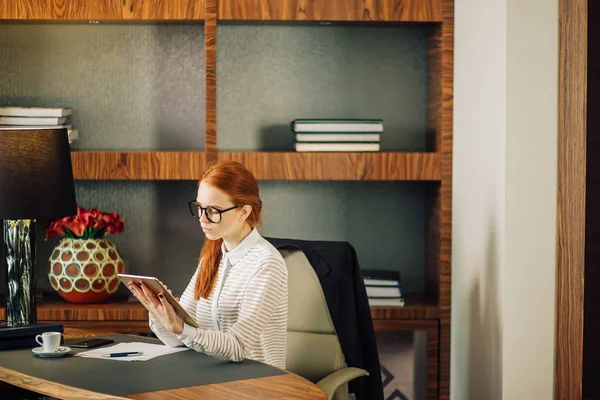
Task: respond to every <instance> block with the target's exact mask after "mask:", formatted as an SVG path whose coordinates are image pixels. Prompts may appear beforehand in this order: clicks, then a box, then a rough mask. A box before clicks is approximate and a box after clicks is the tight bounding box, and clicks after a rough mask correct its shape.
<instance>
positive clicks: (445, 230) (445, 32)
mask: <svg viewBox="0 0 600 400" xmlns="http://www.w3.org/2000/svg"><path fill="white" fill-rule="evenodd" d="M453 71H454V0H444V10H443V22H442V122H441V127H442V129H441V136H440V137H441V139H440V140H441V143H440V145H439V147H438V148H439V154H440V157H441V160H440V161H441V173H442V182H441V184H440V208H439V212H440V227H439V229H440V231H439V232H440V265H439V268H440V269H439V271H440V274H439V283H440V289H439V302H440V339H439V340H440V386H439V390H440V395H439V398H440V399H442V400H446V399H449V398H450V312H451V300H450V287H451V282H452V276H451V273H452V268H451V258H452V254H451V249H452V121H453V119H452V115H453V107H454V75H453Z"/></svg>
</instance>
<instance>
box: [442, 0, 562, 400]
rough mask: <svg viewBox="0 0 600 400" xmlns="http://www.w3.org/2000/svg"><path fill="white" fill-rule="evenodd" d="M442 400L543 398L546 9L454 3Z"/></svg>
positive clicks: (549, 252) (550, 277)
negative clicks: (448, 292)
mask: <svg viewBox="0 0 600 400" xmlns="http://www.w3.org/2000/svg"><path fill="white" fill-rule="evenodd" d="M454 57H455V72H454V78H455V81H454V85H455V89H454V92H455V104H454V171H453V172H454V182H453V185H454V186H453V196H454V197H453V246H452V253H453V259H452V268H453V273H452V277H453V280H452V310H453V311H452V338H451V340H452V349H451V398H452V399H458V400H470V399H472V400H479V399H491V400H493V399H511V400H513V399H515V400H519V399H528V400H530V399H533V400H537V399H540V400H546V399H552V394H553V386H554V377H553V367H554V314H555V304H554V297H555V249H556V245H555V232H556V141H557V101H558V100H557V68H558V0H527V1H526V0H456V11H455V55H454Z"/></svg>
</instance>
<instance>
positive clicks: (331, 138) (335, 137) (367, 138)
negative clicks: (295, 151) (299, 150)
mask: <svg viewBox="0 0 600 400" xmlns="http://www.w3.org/2000/svg"><path fill="white" fill-rule="evenodd" d="M379 140H380V135H379V133H297V134H296V141H298V142H379Z"/></svg>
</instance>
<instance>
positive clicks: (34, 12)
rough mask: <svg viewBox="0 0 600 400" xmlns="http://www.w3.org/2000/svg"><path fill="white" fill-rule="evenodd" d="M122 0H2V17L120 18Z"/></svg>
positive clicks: (0, 4)
mask: <svg viewBox="0 0 600 400" xmlns="http://www.w3.org/2000/svg"><path fill="white" fill-rule="evenodd" d="M121 18H122V4H121V1H120V0H105V1H72V0H0V19H33V20H40V19H41V20H44V19H46V20H48V19H66V20H119V19H121Z"/></svg>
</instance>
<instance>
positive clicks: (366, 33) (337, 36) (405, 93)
mask: <svg viewBox="0 0 600 400" xmlns="http://www.w3.org/2000/svg"><path fill="white" fill-rule="evenodd" d="M428 29H429V28H426V27H415V26H410V27H407V26H402V27H400V26H396V27H365V26H286V25H254V24H253V25H239V24H235V25H224V26H223V25H220V26H218V27H217V49H218V51H217V113H218V117H217V124H218V125H217V126H218V129H217V132H218V134H217V147H218V149H219V150H223V151H257V150H267V151H270V150H282V151H286V150H292V149H293V143H294V138H293V134H292V133H291V131H290V122H291V121H292V120H293V119H295V118H383V120H384V133H383V135H382V139H381V144H382V150H385V151H425V150H427V149H426V134H425V132H426V127H427V92H428V79H427V65H428V59H427V49H428Z"/></svg>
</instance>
